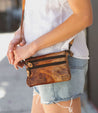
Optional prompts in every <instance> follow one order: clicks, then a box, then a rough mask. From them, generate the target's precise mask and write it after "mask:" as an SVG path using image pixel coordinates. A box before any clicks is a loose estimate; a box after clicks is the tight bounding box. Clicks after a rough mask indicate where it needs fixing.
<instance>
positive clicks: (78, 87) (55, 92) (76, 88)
mask: <svg viewBox="0 0 98 113" xmlns="http://www.w3.org/2000/svg"><path fill="white" fill-rule="evenodd" d="M68 61H69V67H70V72H71V80H69V81H65V82H58V83H52V84H45V85H38V86H34V87H33V89H34V91H35V92H37V93H38V94H39V95H40V97H41V103H43V104H51V103H57V102H60V101H67V100H71V98H73V99H74V98H77V97H79V96H81V95H82V94H83V92H84V85H85V77H86V73H87V70H88V59H79V58H75V57H71V56H68Z"/></svg>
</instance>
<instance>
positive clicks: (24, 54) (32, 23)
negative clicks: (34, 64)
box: [7, 0, 93, 113]
mask: <svg viewBox="0 0 98 113" xmlns="http://www.w3.org/2000/svg"><path fill="white" fill-rule="evenodd" d="M92 21H93V16H92V7H91V2H90V0H36V1H34V0H26V6H25V19H24V30H23V40H22V41H21V40H20V38H19V34H20V28H19V29H18V30H17V31H16V33H15V37H14V39H13V40H12V41H11V42H10V44H9V48H8V53H7V56H8V60H9V63H10V64H13V65H14V66H15V68H16V69H18V66H19V67H21V68H22V67H23V66H24V65H23V64H22V63H21V62H20V61H21V60H23V59H26V58H29V57H30V56H41V55H44V54H48V53H53V52H59V51H62V50H65V49H68V43H69V42H70V40H72V39H73V38H74V42H73V45H72V47H71V51H72V52H73V53H74V55H73V57H71V56H69V66H70V71H71V77H72V78H71V80H70V81H66V82H59V83H54V84H47V85H41V86H40V85H39V86H34V87H33V91H34V92H35V93H34V94H36V95H35V96H34V97H33V104H32V110H31V113H81V101H80V96H81V95H82V94H83V91H84V84H85V75H86V72H87V69H88V59H89V51H88V48H87V45H86V36H85V31H84V30H85V28H87V27H88V26H91V25H92ZM25 43H26V44H25ZM18 44H19V45H20V46H17V45H18ZM36 102H37V103H36Z"/></svg>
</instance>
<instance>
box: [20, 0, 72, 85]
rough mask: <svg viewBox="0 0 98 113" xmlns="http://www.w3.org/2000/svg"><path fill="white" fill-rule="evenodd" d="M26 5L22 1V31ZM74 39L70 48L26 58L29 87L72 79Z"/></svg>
mask: <svg viewBox="0 0 98 113" xmlns="http://www.w3.org/2000/svg"><path fill="white" fill-rule="evenodd" d="M24 7H25V0H23V2H22V20H21V31H22V25H23V16H24ZM21 35H22V32H21ZM73 40H74V39H73ZM73 40H72V41H70V43H69V50H64V51H60V52H55V53H49V54H45V55H41V56H36V57H33V56H32V57H30V58H27V59H25V60H24V64H25V67H26V71H27V79H26V82H27V85H28V86H29V87H32V86H36V85H43V84H49V83H56V82H63V81H68V80H70V79H71V73H70V68H69V63H68V56H69V55H70V56H73V53H72V52H71V51H70V47H71V45H72V43H73Z"/></svg>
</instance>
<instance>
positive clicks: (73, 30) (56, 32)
mask: <svg viewBox="0 0 98 113" xmlns="http://www.w3.org/2000/svg"><path fill="white" fill-rule="evenodd" d="M91 24H92V23H91V22H90V20H89V19H88V18H87V17H81V16H77V15H76V14H73V15H71V16H70V17H69V18H68V19H67V20H66V21H64V22H63V23H62V24H60V25H59V26H57V27H56V28H55V29H53V30H52V31H50V32H48V33H46V34H45V35H43V36H41V37H39V38H38V39H36V40H35V41H33V42H32V44H31V45H33V44H35V45H36V48H37V51H38V50H40V49H43V48H47V47H49V46H52V45H54V44H56V43H59V42H61V41H65V40H68V39H69V38H71V37H72V36H74V35H75V34H77V33H78V32H80V31H81V30H83V29H85V28H86V27H88V26H89V25H91Z"/></svg>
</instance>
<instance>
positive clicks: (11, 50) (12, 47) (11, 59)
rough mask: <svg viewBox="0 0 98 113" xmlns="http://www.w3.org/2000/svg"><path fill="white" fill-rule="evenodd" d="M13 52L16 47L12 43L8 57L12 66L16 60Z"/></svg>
mask: <svg viewBox="0 0 98 113" xmlns="http://www.w3.org/2000/svg"><path fill="white" fill-rule="evenodd" d="M13 50H14V45H13V44H12V43H10V44H9V47H8V51H7V57H8V61H9V63H10V64H13V60H14V54H13Z"/></svg>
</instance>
